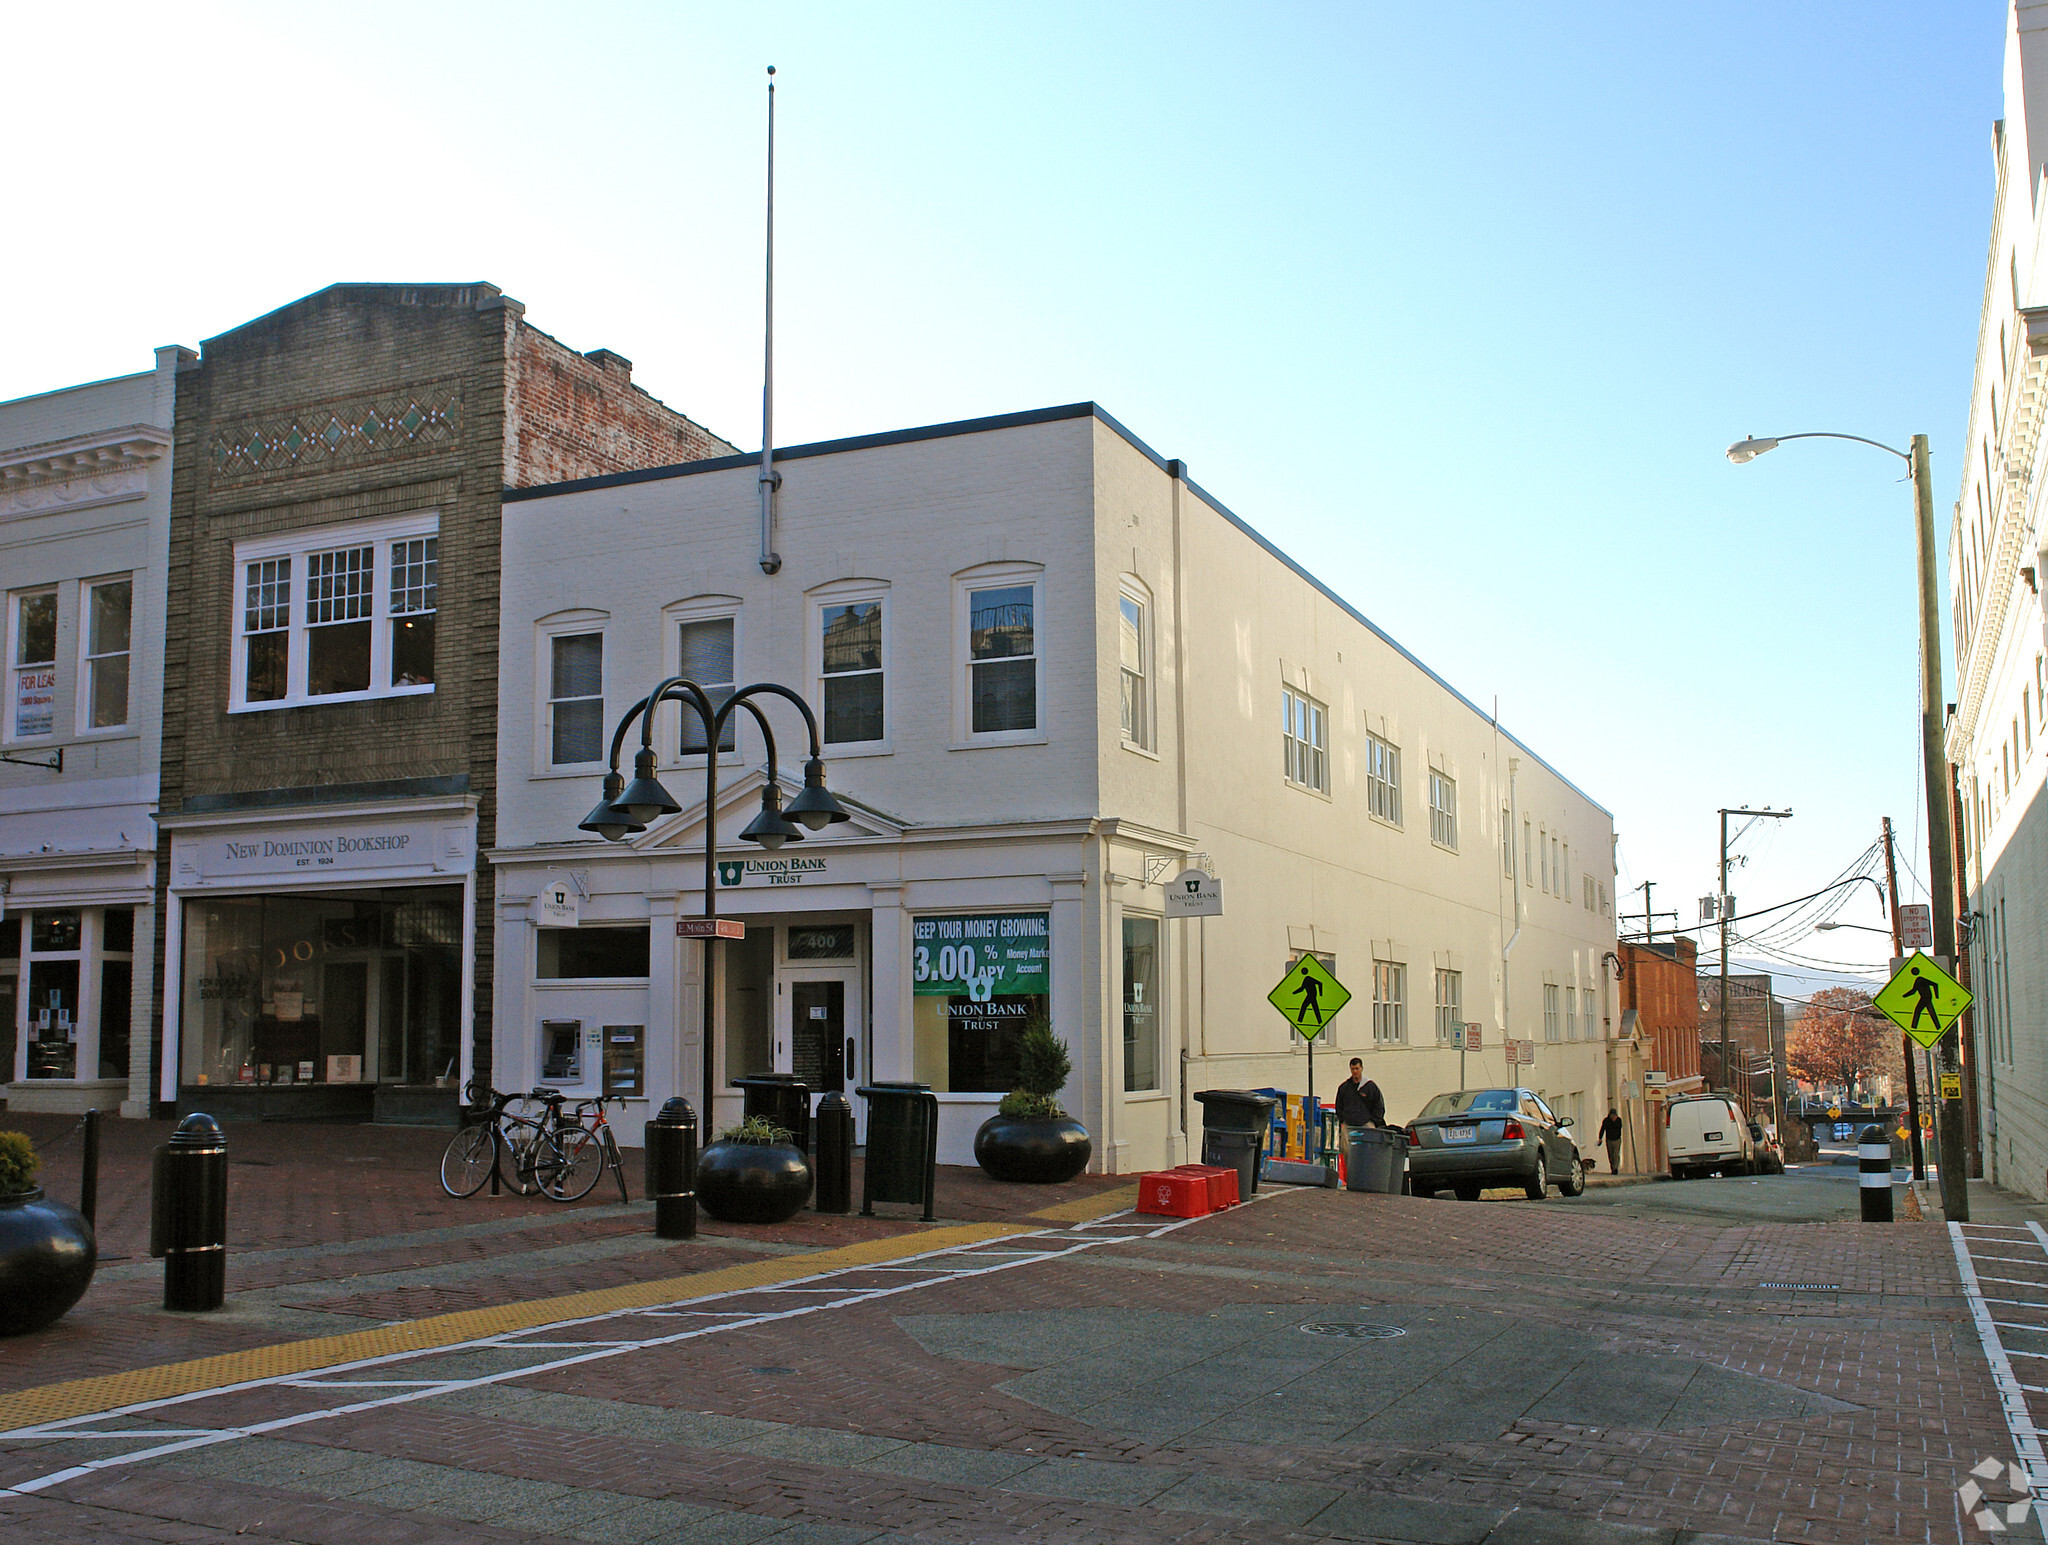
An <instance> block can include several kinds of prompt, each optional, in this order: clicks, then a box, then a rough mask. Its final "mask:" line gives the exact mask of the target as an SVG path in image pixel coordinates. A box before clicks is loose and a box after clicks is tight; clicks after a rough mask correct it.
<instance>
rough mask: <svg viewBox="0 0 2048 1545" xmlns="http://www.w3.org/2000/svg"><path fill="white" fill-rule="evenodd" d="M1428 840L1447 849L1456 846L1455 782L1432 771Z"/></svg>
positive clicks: (1456, 791) (1456, 786) (1456, 797)
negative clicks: (1438, 843)
mask: <svg viewBox="0 0 2048 1545" xmlns="http://www.w3.org/2000/svg"><path fill="white" fill-rule="evenodd" d="M1429 840H1430V841H1431V842H1440V843H1442V844H1443V845H1444V846H1445V847H1447V848H1455V847H1456V846H1457V845H1458V784H1457V780H1455V779H1453V778H1451V777H1449V776H1447V775H1446V774H1444V773H1440V772H1437V771H1435V770H1434V769H1432V770H1431V772H1430V775H1429Z"/></svg>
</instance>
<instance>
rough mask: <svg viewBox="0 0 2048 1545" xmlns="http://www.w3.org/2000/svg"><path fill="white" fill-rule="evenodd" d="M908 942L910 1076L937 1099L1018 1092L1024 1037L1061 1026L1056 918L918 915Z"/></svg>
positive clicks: (1021, 914) (1045, 915)
mask: <svg viewBox="0 0 2048 1545" xmlns="http://www.w3.org/2000/svg"><path fill="white" fill-rule="evenodd" d="M910 940H911V944H910V975H911V1037H912V1076H913V1077H914V1078H916V1080H917V1081H918V1082H919V1083H921V1084H928V1085H930V1086H931V1088H932V1089H933V1090H934V1091H936V1092H938V1093H941V1094H947V1093H951V1094H1006V1093H1008V1092H1009V1091H1010V1090H1012V1089H1014V1088H1016V1086H1017V1071H1018V1067H1019V1062H1020V1056H1021V1051H1020V1048H1021V1046H1022V1043H1023V1040H1024V1037H1025V1035H1026V1034H1027V1033H1028V1032H1029V1031H1030V1030H1031V1029H1032V1027H1033V1026H1035V1025H1045V1026H1047V1027H1048V1028H1050V1029H1052V1030H1054V1032H1055V1033H1057V1032H1058V1029H1059V1027H1058V1026H1057V1025H1055V1024H1054V1022H1053V1017H1052V928H1051V914H1050V913H1046V912H987V913H965V914H962V913H956V914H952V915H948V916H944V917H916V918H913V919H912V920H911V924H910ZM1155 959H1156V957H1155ZM1153 969H1157V968H1156V966H1155V967H1154V968H1153ZM1147 996H1148V997H1149V996H1151V994H1150V993H1148V994H1147ZM1070 1034H1071V1032H1070Z"/></svg>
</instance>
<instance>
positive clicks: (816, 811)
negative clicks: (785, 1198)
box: [577, 676, 852, 1141]
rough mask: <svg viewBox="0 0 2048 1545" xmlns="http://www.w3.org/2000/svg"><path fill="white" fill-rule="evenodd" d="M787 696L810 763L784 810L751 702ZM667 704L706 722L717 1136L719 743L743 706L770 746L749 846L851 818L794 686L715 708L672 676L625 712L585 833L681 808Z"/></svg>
mask: <svg viewBox="0 0 2048 1545" xmlns="http://www.w3.org/2000/svg"><path fill="white" fill-rule="evenodd" d="M763 695H766V696H770V697H782V698H787V699H788V700H789V701H790V702H792V703H794V704H796V707H797V711H798V712H799V713H801V714H802V715H803V716H804V728H805V730H807V731H808V732H809V734H810V747H811V754H810V759H809V760H808V761H806V762H805V763H804V787H803V792H802V793H800V794H798V795H797V797H796V798H795V799H793V800H791V801H790V802H789V807H788V808H787V809H786V810H785V809H784V808H783V805H782V785H781V784H780V783H779V782H778V781H777V779H776V760H775V732H774V731H773V730H772V729H770V728H769V726H768V716H767V715H766V714H764V713H763V712H761V710H760V708H759V707H758V706H757V705H756V704H755V702H754V701H753V700H754V699H755V698H756V697H758V696H763ZM663 703H683V704H686V705H687V706H688V707H689V709H690V710H691V711H692V712H694V713H695V714H696V715H697V717H698V719H699V720H701V721H702V722H703V725H704V919H705V921H704V926H703V930H702V937H703V941H704V967H703V971H702V973H701V974H702V976H703V979H704V1012H703V1021H702V1024H701V1026H700V1031H699V1042H698V1053H699V1060H700V1061H701V1062H702V1064H703V1072H704V1126H703V1132H704V1136H705V1140H706V1141H709V1140H710V1135H711V1098H712V1094H713V1085H712V1054H711V1053H712V1048H711V1026H712V1020H713V1010H714V1007H715V1005H716V997H715V993H714V983H715V981H716V971H715V970H714V965H715V962H716V958H717V957H716V955H715V953H714V951H713V949H712V946H713V945H714V944H715V943H716V942H717V941H718V940H719V939H720V938H722V937H724V935H722V934H721V933H720V932H719V931H718V922H717V919H718V743H719V740H720V738H721V737H722V736H723V735H724V733H725V726H726V721H727V720H728V719H730V718H731V717H732V713H733V710H734V709H736V708H744V709H746V711H747V712H748V713H749V714H751V715H752V716H753V720H754V723H755V724H757V725H759V726H760V729H761V739H762V740H763V741H765V742H766V743H767V747H768V781H767V782H766V783H764V784H762V786H761V809H760V813H759V814H757V815H756V816H755V817H754V818H753V820H751V821H749V822H748V823H747V825H746V828H745V829H744V830H743V831H741V833H740V836H741V837H743V838H745V839H746V840H747V841H748V842H758V843H759V844H760V845H761V846H762V847H764V848H767V849H768V850H769V851H770V852H773V851H774V850H775V849H776V848H779V847H781V846H782V845H783V844H784V843H785V842H802V841H803V840H804V838H805V836H806V835H807V833H809V832H815V831H823V830H824V829H825V828H826V827H827V826H830V825H832V824H833V823H834V822H837V821H846V820H851V819H852V817H851V816H849V815H848V814H847V812H846V810H845V808H844V807H843V806H841V804H840V803H839V801H838V800H836V799H834V798H833V797H832V791H831V790H830V789H828V788H826V787H825V758H824V747H823V744H822V743H821V742H820V740H819V738H818V719H817V715H815V714H814V713H812V712H811V705H810V704H809V703H807V702H805V701H804V700H803V698H802V697H800V696H799V695H798V694H796V693H795V692H792V691H791V690H790V689H789V688H788V687H785V686H781V685H779V684H777V683H775V682H772V681H758V682H755V683H754V684H753V685H752V686H747V687H741V688H740V689H739V690H738V691H737V692H735V693H733V694H732V695H731V696H730V697H728V698H726V700H725V701H724V702H723V703H721V704H718V705H717V706H715V707H714V706H713V704H712V701H711V694H710V693H709V692H707V691H706V690H705V689H704V688H702V687H700V686H698V685H697V683H695V682H694V681H689V680H686V679H685V678H683V677H681V676H671V677H669V678H668V679H667V680H665V681H663V682H662V683H661V684H660V685H658V686H657V687H655V689H654V690H653V691H652V692H650V693H648V694H647V696H645V697H643V698H642V699H640V701H639V702H637V703H635V704H634V705H633V706H632V707H631V708H629V709H627V710H626V713H625V716H624V717H623V718H621V719H620V720H619V723H618V727H617V728H616V729H614V730H613V731H612V752H611V764H610V766H609V768H608V769H607V770H606V772H605V775H604V797H603V798H601V799H599V800H598V802H597V807H596V808H595V809H593V810H592V811H591V812H590V814H589V815H587V816H585V817H584V818H583V819H582V820H581V821H579V822H578V823H577V826H578V828H579V829H580V830H582V831H587V832H595V833H596V834H597V835H598V836H600V837H602V838H604V840H605V841H607V842H618V841H620V840H621V839H623V838H625V837H628V836H630V835H632V834H634V833H636V832H644V831H645V830H647V828H648V826H649V825H650V824H652V823H653V822H654V821H656V820H658V819H660V818H661V817H662V816H665V815H674V814H675V813H676V812H677V811H679V810H681V809H682V808H683V807H682V806H681V805H679V804H677V803H676V801H675V798H674V797H673V796H672V795H671V794H670V793H669V791H668V790H667V789H665V788H663V787H662V786H661V782H660V780H659V779H657V778H656V777H655V776H654V770H655V764H656V762H657V761H658V760H659V758H658V757H657V756H656V755H655V751H654V711H655V709H657V708H659V707H660V706H661V705H662V704H663ZM635 719H637V720H639V721H640V750H639V751H638V752H637V753H636V754H635V756H634V758H633V781H632V782H631V783H628V782H626V780H625V778H624V777H623V776H621V774H620V772H619V752H620V750H621V748H622V747H623V746H624V745H625V741H626V732H627V731H628V730H630V729H631V728H632V727H633V721H634V720H635Z"/></svg>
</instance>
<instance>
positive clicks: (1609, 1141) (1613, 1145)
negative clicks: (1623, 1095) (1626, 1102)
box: [1600, 1105, 1621, 1175]
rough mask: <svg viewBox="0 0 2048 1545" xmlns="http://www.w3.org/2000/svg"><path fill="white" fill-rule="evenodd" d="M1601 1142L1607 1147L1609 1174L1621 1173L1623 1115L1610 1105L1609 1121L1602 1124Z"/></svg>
mask: <svg viewBox="0 0 2048 1545" xmlns="http://www.w3.org/2000/svg"><path fill="white" fill-rule="evenodd" d="M1600 1141H1601V1142H1603V1143H1605V1144H1606V1145H1607V1173H1608V1174H1610V1175H1619V1174H1620V1173H1621V1115H1620V1113H1619V1112H1618V1111H1616V1110H1615V1108H1614V1107H1613V1106H1612V1105H1610V1106H1608V1107H1607V1119H1606V1120H1605V1121H1603V1122H1601V1123H1600Z"/></svg>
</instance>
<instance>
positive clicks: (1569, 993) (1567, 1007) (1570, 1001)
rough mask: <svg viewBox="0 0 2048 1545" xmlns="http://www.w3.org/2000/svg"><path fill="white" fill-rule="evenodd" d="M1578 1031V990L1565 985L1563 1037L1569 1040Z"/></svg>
mask: <svg viewBox="0 0 2048 1545" xmlns="http://www.w3.org/2000/svg"><path fill="white" fill-rule="evenodd" d="M1578 1033H1579V990H1578V988H1576V987H1567V988H1566V989H1565V990H1564V1038H1565V1039H1566V1040H1568V1041H1569V1040H1570V1039H1571V1038H1572V1037H1573V1036H1575V1035H1577V1034H1578Z"/></svg>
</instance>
